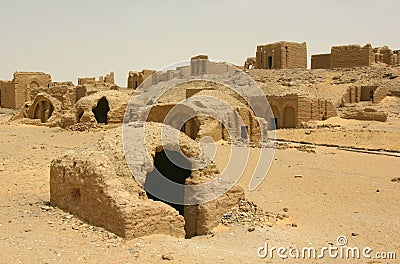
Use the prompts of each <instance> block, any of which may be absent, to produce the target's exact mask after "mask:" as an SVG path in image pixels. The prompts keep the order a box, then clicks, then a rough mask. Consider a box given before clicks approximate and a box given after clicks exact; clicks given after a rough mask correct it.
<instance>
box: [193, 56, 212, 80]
mask: <svg viewBox="0 0 400 264" xmlns="http://www.w3.org/2000/svg"><path fill="white" fill-rule="evenodd" d="M208 62H209V61H208V56H207V55H197V56H194V57H192V58H191V59H190V75H191V76H200V75H203V74H207V72H208Z"/></svg>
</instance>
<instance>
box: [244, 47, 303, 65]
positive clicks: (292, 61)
mask: <svg viewBox="0 0 400 264" xmlns="http://www.w3.org/2000/svg"><path fill="white" fill-rule="evenodd" d="M251 68H256V69H276V70H278V69H296V68H298V69H305V68H307V45H306V43H305V42H303V43H295V42H286V41H280V42H276V43H272V44H267V45H259V46H257V52H256V57H255V65H254V58H248V59H247V60H246V62H245V69H251Z"/></svg>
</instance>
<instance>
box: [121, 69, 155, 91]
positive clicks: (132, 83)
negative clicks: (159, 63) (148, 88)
mask: <svg viewBox="0 0 400 264" xmlns="http://www.w3.org/2000/svg"><path fill="white" fill-rule="evenodd" d="M153 73H155V71H153V70H142V71H141V72H135V71H130V72H129V74H128V85H127V88H128V89H136V88H138V87H139V85H141V84H142V83H143V81H144V80H146V79H147V78H148V77H150V76H151V75H152V74H153Z"/></svg>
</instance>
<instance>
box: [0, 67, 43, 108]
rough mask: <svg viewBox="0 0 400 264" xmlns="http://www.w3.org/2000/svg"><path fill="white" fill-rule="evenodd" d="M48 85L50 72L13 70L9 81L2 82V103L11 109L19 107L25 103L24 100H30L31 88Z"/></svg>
mask: <svg viewBox="0 0 400 264" xmlns="http://www.w3.org/2000/svg"><path fill="white" fill-rule="evenodd" d="M50 85H51V76H50V74H47V73H43V72H15V73H14V78H13V80H12V81H11V82H3V84H2V85H1V86H2V88H1V91H2V92H1V94H2V95H1V96H2V97H3V96H4V97H3V99H2V105H3V107H7V108H13V109H15V108H21V107H23V106H24V105H25V102H29V101H31V92H32V90H33V89H35V88H38V87H50ZM12 90H14V91H12ZM3 94H4V95H3ZM3 101H4V102H3Z"/></svg>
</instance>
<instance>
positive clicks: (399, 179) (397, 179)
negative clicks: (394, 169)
mask: <svg viewBox="0 0 400 264" xmlns="http://www.w3.org/2000/svg"><path fill="white" fill-rule="evenodd" d="M392 182H397V183H400V177H397V178H393V179H392Z"/></svg>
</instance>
